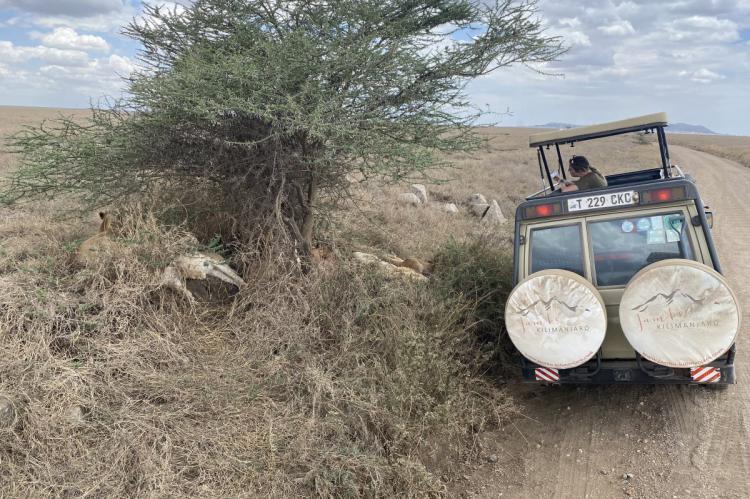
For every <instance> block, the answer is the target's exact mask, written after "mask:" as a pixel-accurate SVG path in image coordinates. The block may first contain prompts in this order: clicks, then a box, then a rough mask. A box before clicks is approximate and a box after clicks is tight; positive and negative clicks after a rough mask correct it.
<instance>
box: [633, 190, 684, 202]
mask: <svg viewBox="0 0 750 499" xmlns="http://www.w3.org/2000/svg"><path fill="white" fill-rule="evenodd" d="M640 199H641V204H654V203H669V202H671V201H679V200H681V199H685V188H684V187H668V188H666V189H653V190H650V191H643V192H641V194H640Z"/></svg>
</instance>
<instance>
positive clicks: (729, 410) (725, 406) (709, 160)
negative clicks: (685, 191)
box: [467, 147, 750, 498]
mask: <svg viewBox="0 0 750 499" xmlns="http://www.w3.org/2000/svg"><path fill="white" fill-rule="evenodd" d="M671 152H672V159H673V162H675V163H677V164H678V165H680V166H681V167H682V168H683V169H684V170H685V171H686V172H688V173H690V174H692V175H693V176H694V177H695V178H696V180H697V182H698V186H699V188H700V191H701V195H702V196H703V198H704V201H705V202H706V204H708V205H709V206H711V208H712V209H713V210H714V212H715V229H714V238H715V242H716V245H717V247H718V251H719V256H720V258H721V261H722V265H723V271H724V274H725V275H726V276H727V278H728V279H729V280H730V282H731V283H732V285H733V287H734V289H735V291H736V292H737V294H738V296H739V298H740V301H741V302H742V304H743V308H744V310H743V324H744V326H743V331H742V333H741V335H740V338H739V340H738V342H737V350H738V354H737V368H736V371H737V384H736V385H734V386H731V387H729V388H728V389H727V390H725V391H718V390H713V389H710V388H706V387H701V386H604V387H583V388H575V387H561V386H551V387H541V386H530V387H528V386H526V387H515V388H514V390H515V391H516V392H517V393H516V397H517V398H518V399H519V400H520V401H521V403H522V404H523V405H524V414H525V415H526V416H527V419H525V420H523V421H521V422H520V423H518V424H517V428H516V429H515V430H513V431H508V430H507V429H506V431H505V432H504V433H499V434H495V435H488V436H487V438H486V439H485V442H484V450H485V454H486V456H487V457H488V462H487V463H486V464H485V465H483V466H481V467H480V468H478V469H477V470H476V472H475V473H473V474H472V475H471V476H467V478H468V479H469V481H468V482H467V492H468V495H469V496H474V497H500V496H502V497H503V498H507V497H511V498H527V497H550V498H586V497H588V498H611V497H628V496H631V497H642V498H671V497H679V498H684V497H697V498H703V497H712V498H713V497H719V498H747V497H750V375H748V370H747V369H746V368H745V366H747V364H748V355H750V336H748V332H747V329H748V326H749V325H750V320H749V319H750V317H749V315H750V314H748V311H750V300H748V297H750V284H747V283H746V276H747V275H750V252H748V246H750V169H748V168H745V167H742V166H741V165H738V164H736V163H733V162H731V161H728V160H724V159H721V158H717V157H715V156H712V155H710V154H706V153H701V152H696V151H692V150H690V149H686V148H682V147H673V148H672V151H671ZM493 454H494V456H493ZM495 458H497V460H496V462H490V459H491V460H492V461H495ZM626 474H627V475H628V478H625V475H626Z"/></svg>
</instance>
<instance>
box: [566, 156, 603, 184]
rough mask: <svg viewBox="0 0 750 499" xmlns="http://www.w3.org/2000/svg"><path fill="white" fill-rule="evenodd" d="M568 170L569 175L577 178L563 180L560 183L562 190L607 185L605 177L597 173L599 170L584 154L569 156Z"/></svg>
mask: <svg viewBox="0 0 750 499" xmlns="http://www.w3.org/2000/svg"><path fill="white" fill-rule="evenodd" d="M568 172H569V173H570V176H571V177H576V178H578V180H575V181H570V180H564V181H563V183H562V184H561V185H560V190H561V191H562V192H570V191H583V190H586V189H595V188H597V187H607V179H606V178H604V175H602V174H601V173H599V170H597V169H596V168H594V167H593V166H591V165H590V164H589V160H587V159H586V157H585V156H573V157H572V158H570V162H569V166H568Z"/></svg>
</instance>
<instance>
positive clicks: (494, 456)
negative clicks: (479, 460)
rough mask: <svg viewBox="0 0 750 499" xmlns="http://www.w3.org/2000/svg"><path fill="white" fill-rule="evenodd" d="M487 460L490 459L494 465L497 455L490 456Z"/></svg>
mask: <svg viewBox="0 0 750 499" xmlns="http://www.w3.org/2000/svg"><path fill="white" fill-rule="evenodd" d="M489 459H490V462H491V463H496V462H497V454H492V455H491V456H490V458H489Z"/></svg>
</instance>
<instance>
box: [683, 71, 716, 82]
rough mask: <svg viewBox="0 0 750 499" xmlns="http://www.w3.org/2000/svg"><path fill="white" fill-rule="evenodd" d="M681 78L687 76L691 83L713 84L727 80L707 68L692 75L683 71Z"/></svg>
mask: <svg viewBox="0 0 750 499" xmlns="http://www.w3.org/2000/svg"><path fill="white" fill-rule="evenodd" d="M680 76H687V77H689V78H690V80H691V81H694V82H696V83H711V82H714V81H717V80H723V79H724V78H726V77H725V76H724V75H721V74H719V73H715V72H713V71H711V70H710V69H706V68H701V69H699V70H698V71H694V72H692V73H690V72H688V71H681V72H680Z"/></svg>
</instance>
